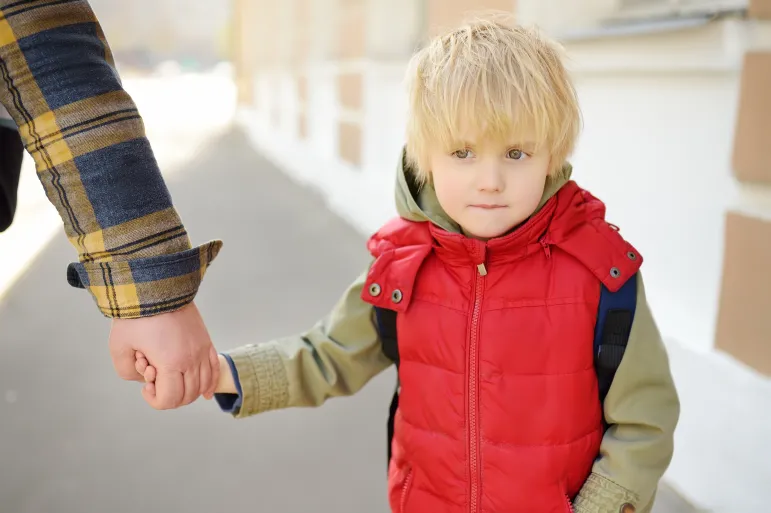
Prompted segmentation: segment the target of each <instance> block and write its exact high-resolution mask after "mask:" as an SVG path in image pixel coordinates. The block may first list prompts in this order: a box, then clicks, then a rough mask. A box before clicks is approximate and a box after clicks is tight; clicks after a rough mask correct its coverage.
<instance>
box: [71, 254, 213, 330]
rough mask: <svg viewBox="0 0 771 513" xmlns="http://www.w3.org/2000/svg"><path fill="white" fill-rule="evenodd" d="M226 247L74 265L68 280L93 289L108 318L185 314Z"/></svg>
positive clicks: (99, 306)
mask: <svg viewBox="0 0 771 513" xmlns="http://www.w3.org/2000/svg"><path fill="white" fill-rule="evenodd" d="M221 247H222V241H219V240H214V241H211V242H208V243H206V244H204V245H202V246H198V247H196V248H192V249H189V250H186V251H182V252H179V253H173V254H165V255H159V256H153V257H147V258H137V259H134V260H119V261H101V262H100V261H97V262H80V263H72V264H70V265H69V267H68V268H67V281H68V282H69V284H70V285H72V286H73V287H77V288H82V289H87V290H88V291H89V292H90V293H91V296H92V297H93V298H94V301H95V302H96V305H97V307H98V308H99V311H100V312H102V314H103V315H104V316H105V317H110V318H121V319H134V318H138V317H149V316H152V315H158V314H162V313H167V312H172V311H174V310H179V309H180V308H182V307H183V306H185V305H187V304H189V303H190V302H192V301H193V299H194V298H195V296H196V294H197V293H198V288H199V287H200V285H201V281H202V280H203V276H204V274H205V272H206V270H207V268H208V267H209V265H210V264H211V263H212V261H213V260H214V259H215V258H216V256H217V254H218V253H219V251H220V248H221Z"/></svg>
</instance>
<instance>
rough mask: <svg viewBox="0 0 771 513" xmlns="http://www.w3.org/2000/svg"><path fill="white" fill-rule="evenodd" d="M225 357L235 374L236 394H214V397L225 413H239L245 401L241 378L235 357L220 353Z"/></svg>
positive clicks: (231, 371)
mask: <svg viewBox="0 0 771 513" xmlns="http://www.w3.org/2000/svg"><path fill="white" fill-rule="evenodd" d="M220 354H222V356H224V357H225V360H226V361H227V362H228V366H229V367H230V373H231V374H232V375H233V382H234V383H235V385H236V392H237V393H235V394H214V399H215V400H216V401H217V404H218V405H219V407H220V409H221V410H222V411H223V412H225V413H230V414H231V415H237V414H238V412H239V411H241V404H242V403H243V392H242V391H241V380H240V379H238V370H236V364H235V363H233V359H232V358H231V357H230V355H227V354H225V353H220Z"/></svg>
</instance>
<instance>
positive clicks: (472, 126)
mask: <svg viewBox="0 0 771 513" xmlns="http://www.w3.org/2000/svg"><path fill="white" fill-rule="evenodd" d="M407 82H408V86H409V116H408V125H407V145H406V150H407V152H406V153H407V159H408V164H409V165H411V166H412V168H413V169H414V170H415V171H416V172H417V177H418V178H419V179H420V180H421V181H424V180H425V179H426V178H427V177H428V174H429V172H430V170H429V169H428V167H429V166H428V156H427V155H428V152H429V151H430V148H431V147H432V146H433V147H436V145H440V146H441V148H442V149H443V150H450V151H451V150H452V149H458V148H454V146H457V145H459V144H461V145H462V144H463V142H464V140H463V138H464V136H468V135H469V133H470V134H471V135H473V136H476V137H483V138H498V139H499V140H501V139H505V140H507V142H511V141H510V139H511V138H512V137H515V138H521V140H517V141H515V142H518V143H525V142H528V143H532V144H535V145H536V146H537V148H536V150H538V149H541V148H545V149H547V150H548V151H549V154H550V156H551V159H552V164H551V166H552V169H551V170H550V172H552V173H554V172H556V171H558V170H559V169H561V168H562V166H563V164H564V163H565V161H566V160H567V158H568V157H569V156H570V154H571V153H572V151H573V148H574V146H575V142H576V139H577V138H578V134H579V132H580V126H581V113H580V110H579V107H578V99H577V97H576V92H575V89H574V87H573V84H572V81H571V80H570V77H569V76H568V73H567V71H566V69H565V67H564V65H563V62H562V48H561V47H560V46H559V45H558V44H557V43H556V42H554V41H552V40H549V39H548V38H546V37H544V36H542V35H541V34H540V33H538V32H537V31H536V30H534V29H530V28H525V27H522V26H518V25H514V24H509V23H505V22H503V21H500V20H499V19H496V18H489V17H488V18H479V19H475V20H473V21H470V22H468V23H466V24H464V25H462V26H460V27H459V28H457V29H455V30H452V31H450V32H448V33H446V34H444V35H442V36H439V37H436V38H435V39H433V40H432V41H431V42H430V43H429V44H428V45H427V46H426V47H425V48H423V49H422V50H420V51H419V52H417V53H416V54H415V55H414V56H413V58H412V59H411V61H410V65H409V68H408V72H407ZM461 131H466V133H465V134H464V133H461ZM523 149H524V148H523Z"/></svg>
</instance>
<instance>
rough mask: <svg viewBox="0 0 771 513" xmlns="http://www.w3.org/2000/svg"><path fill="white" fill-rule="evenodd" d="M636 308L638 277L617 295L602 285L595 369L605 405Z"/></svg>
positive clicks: (627, 283)
mask: <svg viewBox="0 0 771 513" xmlns="http://www.w3.org/2000/svg"><path fill="white" fill-rule="evenodd" d="M636 307H637V275H636V274H635V275H633V276H631V277H630V278H629V279H628V280H627V281H626V283H624V285H622V286H621V288H620V289H618V290H617V291H616V292H611V291H610V290H608V289H607V288H606V287H605V285H602V289H601V291H600V306H599V308H598V311H597V323H596V324H595V328H594V367H595V370H596V372H597V385H598V388H599V392H600V402H601V403H604V402H605V396H607V395H608V391H609V390H610V385H611V383H613V378H614V377H615V375H616V371H617V370H618V367H619V365H621V360H622V359H623V358H624V352H625V351H626V346H627V343H628V342H629V334H630V333H631V331H632V321H633V320H634V314H635V309H636Z"/></svg>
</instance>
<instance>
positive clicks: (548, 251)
mask: <svg viewBox="0 0 771 513" xmlns="http://www.w3.org/2000/svg"><path fill="white" fill-rule="evenodd" d="M540 242H541V246H542V247H543V252H544V253H545V254H546V258H551V249H549V243H548V242H546V237H544V238H542V239H541V241H540Z"/></svg>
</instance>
